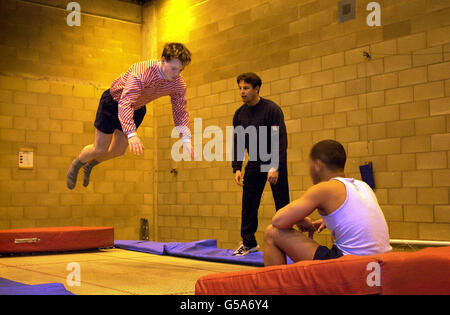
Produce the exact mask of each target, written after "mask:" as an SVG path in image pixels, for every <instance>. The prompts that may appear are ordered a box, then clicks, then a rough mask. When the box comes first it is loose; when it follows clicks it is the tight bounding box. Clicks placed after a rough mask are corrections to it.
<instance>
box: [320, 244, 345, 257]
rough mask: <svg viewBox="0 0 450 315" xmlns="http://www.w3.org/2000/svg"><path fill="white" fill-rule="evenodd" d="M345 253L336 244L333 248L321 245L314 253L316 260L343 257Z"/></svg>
mask: <svg viewBox="0 0 450 315" xmlns="http://www.w3.org/2000/svg"><path fill="white" fill-rule="evenodd" d="M343 255H344V254H343V253H342V252H341V250H340V249H339V248H337V247H336V245H333V247H331V249H329V248H328V247H326V246H319V247H318V248H317V250H316V253H315V254H314V258H313V259H314V260H327V259H335V258H339V257H342V256H343Z"/></svg>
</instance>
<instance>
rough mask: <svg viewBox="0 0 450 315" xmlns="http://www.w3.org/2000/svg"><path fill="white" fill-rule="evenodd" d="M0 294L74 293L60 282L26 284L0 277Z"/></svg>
mask: <svg viewBox="0 0 450 315" xmlns="http://www.w3.org/2000/svg"><path fill="white" fill-rule="evenodd" d="M0 295H74V294H73V293H71V292H69V291H67V290H66V288H65V287H64V285H63V284H61V283H49V284H37V285H28V284H23V283H20V282H15V281H11V280H8V279H4V278H0Z"/></svg>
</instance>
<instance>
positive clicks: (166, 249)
mask: <svg viewBox="0 0 450 315" xmlns="http://www.w3.org/2000/svg"><path fill="white" fill-rule="evenodd" d="M114 246H115V247H117V248H121V249H126V250H131V251H137V252H143V253H149V254H155V255H167V256H175V257H185V258H193V259H200V260H208V261H214V262H225V263H233V264H239V265H249V266H256V267H262V266H264V253H263V252H254V253H250V254H248V255H246V256H233V252H234V250H231V249H221V248H217V241H216V240H201V241H196V242H190V243H178V242H171V243H158V242H151V241H115V242H114ZM288 263H289V264H291V263H292V260H290V259H289V258H288Z"/></svg>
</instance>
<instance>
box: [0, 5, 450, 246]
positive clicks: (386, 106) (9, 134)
mask: <svg viewBox="0 0 450 315" xmlns="http://www.w3.org/2000/svg"><path fill="white" fill-rule="evenodd" d="M30 1H31V0H30ZM30 1H28V0H27V1H24V0H5V1H1V2H0V8H1V10H0V26H1V30H2V31H1V32H0V48H1V49H0V56H1V58H0V72H1V75H0V146H1V154H0V159H1V163H0V187H1V189H0V197H1V198H0V200H1V201H0V202H1V205H0V228H21V227H32V226H55V225H113V226H114V227H115V229H116V239H137V238H138V236H139V218H141V217H145V218H148V219H149V221H150V229H151V233H152V234H151V237H152V238H153V239H158V240H160V241H191V240H198V239H205V238H215V239H217V240H218V241H219V246H221V247H225V248H234V247H236V245H237V242H238V241H239V239H240V237H239V228H240V217H241V196H242V191H241V189H240V188H239V187H238V186H236V185H235V183H234V181H233V178H234V175H233V173H232V171H231V166H230V162H227V161H213V162H208V161H205V160H203V161H201V162H175V161H173V159H172V157H171V148H172V145H173V144H174V143H175V141H176V139H171V137H170V135H171V131H172V128H173V121H172V113H171V104H170V99H169V98H167V97H166V98H162V99H159V100H157V101H155V102H154V103H153V104H151V105H150V106H149V107H148V109H149V110H148V115H147V118H146V119H145V120H144V124H143V126H142V128H140V130H139V134H140V136H141V137H142V138H143V139H144V142H145V146H146V153H145V155H144V157H141V158H137V157H134V156H132V155H131V154H130V153H127V154H126V156H124V157H121V158H118V159H115V160H114V161H109V162H106V163H104V164H102V165H100V166H98V167H97V168H96V169H95V170H94V173H93V179H92V180H93V182H92V185H91V186H90V187H89V188H87V189H84V188H81V187H77V189H76V190H75V191H73V192H71V191H68V190H67V189H66V188H65V173H66V171H67V167H68V165H69V163H70V161H71V160H72V159H73V157H74V156H75V155H76V154H77V153H78V152H79V150H81V148H82V147H83V146H84V145H86V144H89V143H91V142H92V140H93V137H94V127H93V121H94V116H95V111H96V109H97V104H98V100H99V98H100V95H101V92H102V91H103V90H104V89H105V88H107V87H108V86H109V84H110V83H111V81H112V80H113V79H115V78H116V77H117V76H118V75H119V74H120V73H122V72H123V71H125V70H126V69H127V68H128V67H129V66H130V65H131V64H132V63H134V62H137V61H139V60H142V59H147V58H159V57H160V56H159V54H160V52H161V49H162V45H163V44H164V43H165V42H168V41H182V42H184V43H186V45H187V46H188V47H189V48H190V49H191V51H192V52H193V62H192V64H191V65H190V66H189V67H188V68H187V69H186V70H185V72H184V74H183V75H184V77H185V79H186V82H187V84H188V108H189V112H190V119H191V123H192V124H191V126H192V130H193V120H194V118H202V122H203V130H204V129H205V128H207V127H209V126H218V127H219V128H220V129H221V130H222V131H225V128H226V127H227V126H229V125H231V123H232V117H233V114H234V112H235V110H236V109H237V108H238V107H239V106H240V105H241V101H240V98H239V95H238V91H237V86H236V82H235V77H236V76H237V75H238V74H240V73H242V72H247V71H254V72H257V73H259V74H260V75H261V77H262V79H263V87H262V96H263V97H267V98H270V99H272V100H274V101H275V102H277V103H278V104H279V105H281V107H282V109H283V111H284V114H285V119H286V124H287V128H288V132H289V139H288V140H289V151H288V167H289V181H290V190H291V191H290V193H291V199H295V198H298V197H300V196H301V194H302V193H303V192H304V191H305V190H306V189H307V188H308V187H310V186H311V184H312V183H311V180H310V179H309V175H308V160H307V158H308V153H309V149H310V148H311V146H312V144H313V143H315V142H317V141H319V140H322V139H325V138H333V139H336V140H339V141H341V142H342V143H343V144H344V146H345V148H346V150H347V153H348V162H347V168H346V172H347V174H348V176H352V177H355V178H360V175H359V168H358V167H359V165H361V164H363V163H364V162H365V161H369V160H370V161H372V162H373V164H374V169H375V181H376V185H377V189H376V194H377V197H378V200H379V202H380V204H381V205H382V209H383V211H384V214H385V216H386V218H387V220H388V224H389V228H390V232H391V237H392V238H403V239H426V240H450V219H449V213H450V208H449V206H448V205H449V200H448V195H449V179H448V178H449V177H450V176H449V165H450V147H449V143H450V141H449V140H450V112H449V104H448V98H449V97H450V75H449V65H448V64H449V58H450V54H449V52H450V38H449V36H448V34H449V33H450V32H449V30H450V29H449V27H450V26H449V25H450V20H449V18H448V17H449V16H450V14H449V13H450V4H449V3H448V2H447V1H439V0H408V1H406V0H401V1H389V0H383V1H381V0H380V1H378V2H379V3H380V5H381V10H382V11H381V14H382V15H381V22H382V26H380V27H369V26H368V25H367V24H366V17H367V15H368V14H369V12H368V11H366V10H365V8H366V5H367V3H368V2H369V1H366V0H357V5H358V7H357V17H356V19H354V20H350V21H347V22H345V23H341V24H339V23H338V22H337V1H336V0H295V1H294V0H272V1H269V2H268V1H263V0H251V1H245V2H230V1H227V0H209V1H197V0H195V1H194V0H165V1H162V0H159V1H155V2H152V3H150V4H147V5H145V6H143V7H140V6H137V5H134V4H130V3H127V2H123V1H118V0H117V1H103V0H98V1H97V0H96V1H88V0H86V1H78V2H79V3H80V4H81V8H82V12H84V13H89V14H84V15H83V16H82V25H81V26H80V27H74V28H70V27H68V26H67V24H66V23H65V22H66V20H65V19H66V16H67V12H65V11H63V10H57V9H55V8H53V7H55V6H56V7H59V8H65V6H66V5H67V3H66V1H64V0H33V2H38V3H40V4H42V5H41V6H37V5H36V4H33V3H30ZM119 20H121V21H119ZM123 20H125V21H123ZM364 51H368V52H370V53H371V55H372V58H371V60H367V59H366V58H364V56H363V52H364ZM203 130H202V131H203ZM209 140H211V139H205V138H204V139H203V144H204V145H205V144H206V143H207V142H208V141H209ZM22 147H32V148H33V149H34V150H35V169H34V170H32V171H22V170H18V168H17V160H18V156H17V155H18V150H19V149H20V148H22ZM224 152H225V148H224ZM174 168H176V169H177V170H178V174H177V175H173V174H172V173H170V171H171V170H172V169H174ZM124 183H125V184H124ZM155 204H156V207H155V206H154V205H155ZM274 211H275V210H274V204H273V199H272V196H271V192H270V188H269V187H267V188H266V191H265V192H264V195H263V199H262V203H261V207H260V216H259V217H260V222H259V223H260V224H259V230H258V232H257V238H258V241H259V243H260V245H263V231H264V228H265V227H266V226H267V225H268V224H269V223H270V220H271V217H272V216H273V214H274ZM313 217H314V218H317V215H315V216H313ZM316 240H318V241H319V242H320V243H321V244H324V245H331V242H332V240H331V236H330V235H329V232H323V234H321V235H319V236H317V238H316Z"/></svg>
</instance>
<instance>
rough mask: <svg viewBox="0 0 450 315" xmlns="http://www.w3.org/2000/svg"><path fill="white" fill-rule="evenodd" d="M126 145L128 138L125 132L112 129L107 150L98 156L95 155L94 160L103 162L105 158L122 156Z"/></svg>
mask: <svg viewBox="0 0 450 315" xmlns="http://www.w3.org/2000/svg"><path fill="white" fill-rule="evenodd" d="M127 147H128V138H127V136H126V134H124V133H123V132H122V131H120V130H117V129H116V130H115V131H114V134H113V137H112V141H111V145H110V146H109V148H108V151H106V152H105V153H103V154H102V155H100V156H97V157H95V160H97V161H98V162H104V161H106V160H110V159H113V158H115V157H118V156H122V155H124V154H125V152H126V150H127Z"/></svg>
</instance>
